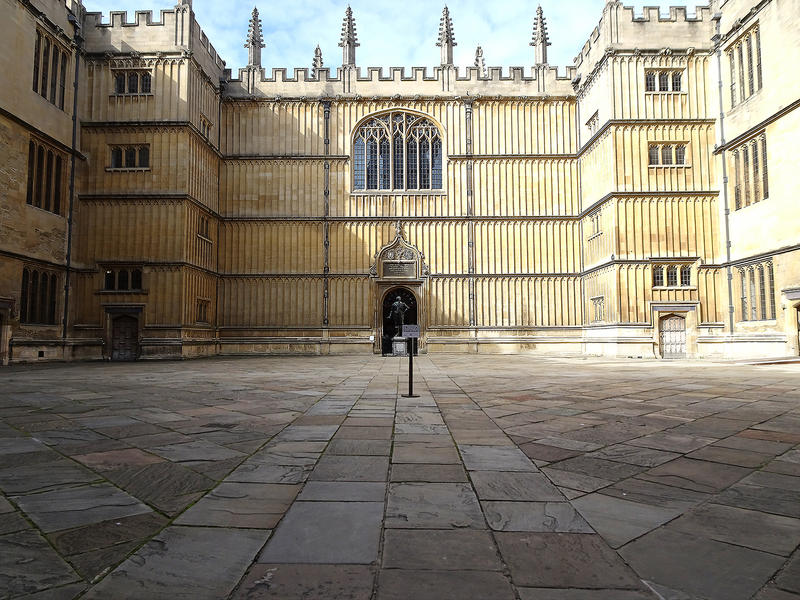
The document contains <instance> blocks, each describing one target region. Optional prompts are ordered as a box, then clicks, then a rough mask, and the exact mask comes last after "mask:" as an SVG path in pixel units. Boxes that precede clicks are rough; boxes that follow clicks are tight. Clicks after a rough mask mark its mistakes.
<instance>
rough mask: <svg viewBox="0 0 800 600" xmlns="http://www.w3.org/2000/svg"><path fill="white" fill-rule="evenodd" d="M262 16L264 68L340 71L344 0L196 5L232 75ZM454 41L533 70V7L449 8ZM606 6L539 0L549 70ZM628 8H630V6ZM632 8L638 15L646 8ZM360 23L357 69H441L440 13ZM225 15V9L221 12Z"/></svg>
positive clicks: (476, 3) (99, 3) (356, 8)
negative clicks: (251, 25) (253, 20)
mask: <svg viewBox="0 0 800 600" xmlns="http://www.w3.org/2000/svg"><path fill="white" fill-rule="evenodd" d="M84 1H85V4H86V8H87V9H88V10H90V11H97V12H103V13H106V14H107V13H108V12H110V11H112V10H127V11H128V12H129V13H131V17H129V18H132V13H133V11H135V10H153V11H154V12H155V13H156V14H158V11H160V10H161V9H162V8H167V7H168V6H169V5H168V4H167V5H166V6H165V5H163V4H158V3H156V2H154V1H153V0H138V1H137V0H84ZM254 4H255V5H256V6H257V7H258V9H259V12H260V14H261V20H262V23H263V26H264V38H265V42H266V45H267V47H266V48H265V49H264V51H263V53H262V62H263V64H264V66H265V67H267V68H268V69H269V68H272V67H285V68H289V69H291V68H295V67H310V65H311V59H312V58H313V55H314V48H315V47H316V46H317V44H319V45H320V48H321V49H322V53H323V58H324V60H325V66H328V67H331V68H332V69H335V68H336V67H337V66H338V65H340V64H341V60H342V59H341V49H340V48H339V47H338V44H339V36H340V33H341V26H342V18H343V16H344V11H345V8H346V6H347V0H343V1H341V2H339V1H334V0H290V1H289V2H276V1H275V0H228V1H227V2H225V3H224V4H223V3H221V2H217V1H214V0H194V4H193V6H194V11H195V14H196V16H197V20H198V22H199V23H200V25H201V27H202V28H203V30H204V31H205V32H206V34H207V35H208V37H209V39H210V40H211V43H212V44H213V45H214V47H215V48H216V49H217V52H218V53H219V54H220V56H222V58H223V59H224V60H225V61H226V63H227V65H228V67H231V68H232V69H234V72H235V70H236V69H237V68H238V67H241V66H244V64H245V63H246V62H247V51H246V50H245V49H244V40H245V37H246V36H247V25H248V21H249V19H250V13H251V12H252V10H253V5H254ZM447 4H448V6H449V8H450V14H451V16H452V18H453V25H454V30H455V35H456V42H457V44H458V45H457V46H456V49H455V62H456V64H458V65H462V66H467V65H471V64H472V62H473V60H474V56H475V47H476V46H477V45H479V44H480V45H481V46H482V47H483V50H484V55H485V58H486V64H487V65H488V66H503V67H509V66H527V65H530V64H532V63H533V49H532V48H531V47H530V46H529V44H530V41H531V30H532V25H533V17H534V15H535V13H536V7H537V2H536V1H510V2H509V1H506V0H448V2H447ZM604 4H605V2H604V1H603V0H566V1H565V0H541V5H542V8H543V10H544V14H545V18H546V19H547V24H548V30H549V33H550V40H551V42H552V46H551V47H550V48H549V62H550V64H553V65H558V66H559V67H560V68H563V67H564V66H566V65H570V64H572V60H573V58H574V57H575V55H576V54H577V53H578V51H579V50H580V48H581V46H583V44H584V42H585V41H586V39H587V38H588V36H589V33H590V32H591V30H592V29H593V28H594V27H595V26H596V25H597V23H598V21H599V20H600V16H601V14H602V10H603V6H604ZM626 4H628V3H626ZM631 4H633V5H635V6H637V7H641V6H642V4H646V2H643V1H641V0H638V1H635V2H632V3H631ZM350 5H351V7H352V9H353V13H354V15H355V18H356V26H357V31H358V39H359V42H360V44H361V46H360V47H359V48H358V52H357V58H358V60H357V62H358V64H359V66H362V67H366V66H383V67H388V66H404V67H411V66H428V67H432V66H435V65H438V64H439V49H438V48H437V47H436V45H435V44H436V38H437V35H438V32H439V20H440V18H441V11H442V6H439V5H433V4H431V3H429V2H424V1H421V0H407V1H406V2H396V1H395V0H392V1H389V0H351V1H350ZM221 7H222V8H221Z"/></svg>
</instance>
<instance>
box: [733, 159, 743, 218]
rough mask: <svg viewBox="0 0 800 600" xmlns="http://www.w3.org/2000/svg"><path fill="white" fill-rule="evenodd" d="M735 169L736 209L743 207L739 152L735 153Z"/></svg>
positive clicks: (734, 195) (734, 193) (734, 192)
mask: <svg viewBox="0 0 800 600" xmlns="http://www.w3.org/2000/svg"><path fill="white" fill-rule="evenodd" d="M733 169H734V177H735V179H734V185H733V197H734V202H735V205H736V210H739V209H740V208H742V169H741V166H740V165H739V153H738V152H734V153H733Z"/></svg>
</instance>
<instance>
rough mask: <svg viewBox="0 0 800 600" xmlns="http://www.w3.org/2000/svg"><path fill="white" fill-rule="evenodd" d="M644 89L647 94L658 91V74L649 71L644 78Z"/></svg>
mask: <svg viewBox="0 0 800 600" xmlns="http://www.w3.org/2000/svg"><path fill="white" fill-rule="evenodd" d="M644 87H645V91H647V92H655V91H656V74H655V73H653V71H648V72H647V73H646V74H645V76H644Z"/></svg>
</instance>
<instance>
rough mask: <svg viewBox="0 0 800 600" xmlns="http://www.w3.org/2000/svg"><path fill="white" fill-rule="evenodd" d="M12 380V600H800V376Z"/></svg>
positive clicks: (646, 365) (95, 376) (448, 358)
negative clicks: (410, 389)
mask: <svg viewBox="0 0 800 600" xmlns="http://www.w3.org/2000/svg"><path fill="white" fill-rule="evenodd" d="M415 370H416V376H415V392H416V393H417V394H419V397H418V398H404V397H403V396H402V394H403V393H405V392H406V386H407V362H406V361H405V359H397V358H380V357H375V356H347V357H314V358H312V357H291V358H290V357H271V358H219V359H208V360H197V361H189V362H139V363H89V364H62V365H44V366H39V365H31V366H15V367H11V368H3V369H2V370H0V490H2V494H3V495H2V497H0V596H2V597H3V598H36V599H39V600H44V599H47V600H68V599H71V598H77V597H81V598H86V599H94V600H100V599H102V600H109V599H111V600H125V599H131V600H158V599H162V598H164V599H170V600H179V599H187V600H189V599H191V600H203V599H210V600H216V599H222V598H231V599H236V600H257V599H262V598H264V599H267V598H276V599H281V600H301V599H302V600H323V599H336V600H339V599H342V600H344V599H347V600H370V599H373V600H449V599H459V600H469V599H475V600H514V599H517V600H657V599H659V598H661V599H669V600H694V599H708V600H739V599H742V600H744V599H749V598H755V599H758V600H789V599H792V598H798V597H800V552H799V551H798V550H797V548H798V544H800V449H798V445H799V444H800V366H798V365H797V364H794V365H792V364H785V365H764V366H748V365H740V364H724V363H702V362H672V363H670V362H655V361H618V360H609V359H548V358H541V357H533V356H455V355H430V356H423V357H420V358H419V359H417V360H415Z"/></svg>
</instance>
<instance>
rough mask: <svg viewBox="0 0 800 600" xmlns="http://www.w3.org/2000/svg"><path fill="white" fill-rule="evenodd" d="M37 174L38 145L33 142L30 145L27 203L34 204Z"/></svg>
mask: <svg viewBox="0 0 800 600" xmlns="http://www.w3.org/2000/svg"><path fill="white" fill-rule="evenodd" d="M35 173H36V144H34V143H33V142H32V141H31V142H29V143H28V191H27V195H26V199H25V201H26V202H27V203H28V204H33V182H34V180H35V178H34V174H35Z"/></svg>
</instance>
